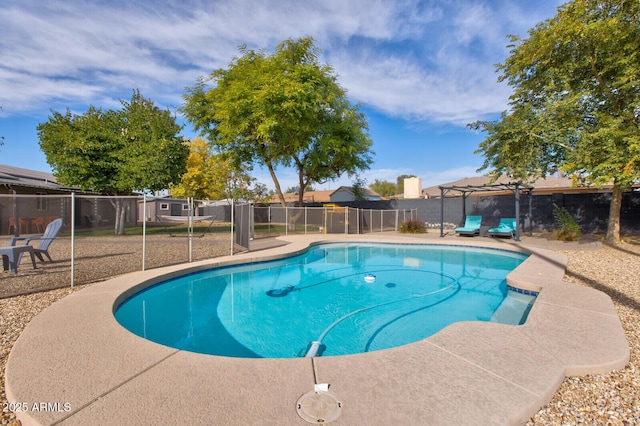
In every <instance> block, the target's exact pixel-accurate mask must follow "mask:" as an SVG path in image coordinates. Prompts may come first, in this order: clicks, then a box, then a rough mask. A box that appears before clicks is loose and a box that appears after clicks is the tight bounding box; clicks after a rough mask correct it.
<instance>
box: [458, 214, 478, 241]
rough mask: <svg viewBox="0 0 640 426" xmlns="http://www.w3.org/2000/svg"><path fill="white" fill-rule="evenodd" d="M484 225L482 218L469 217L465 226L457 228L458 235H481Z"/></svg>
mask: <svg viewBox="0 0 640 426" xmlns="http://www.w3.org/2000/svg"><path fill="white" fill-rule="evenodd" d="M481 224H482V216H467V218H466V219H465V221H464V226H462V227H460V228H456V229H455V231H456V234H459V235H467V236H473V235H480V225H481Z"/></svg>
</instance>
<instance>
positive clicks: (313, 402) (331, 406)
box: [296, 391, 342, 424]
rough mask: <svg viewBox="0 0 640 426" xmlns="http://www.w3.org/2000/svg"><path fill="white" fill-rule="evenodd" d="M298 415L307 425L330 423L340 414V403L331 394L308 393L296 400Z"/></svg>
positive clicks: (334, 395)
mask: <svg viewBox="0 0 640 426" xmlns="http://www.w3.org/2000/svg"><path fill="white" fill-rule="evenodd" d="M296 407H297V410H298V415H299V416H300V417H302V418H303V419H304V420H306V421H308V422H309V423H316V424H317V423H327V422H332V421H334V420H335V419H337V418H338V417H340V414H342V402H341V401H340V400H339V399H338V397H337V395H336V394H334V393H331V392H328V391H327V392H309V393H305V394H304V395H302V396H301V397H300V398H299V399H298V403H297V405H296Z"/></svg>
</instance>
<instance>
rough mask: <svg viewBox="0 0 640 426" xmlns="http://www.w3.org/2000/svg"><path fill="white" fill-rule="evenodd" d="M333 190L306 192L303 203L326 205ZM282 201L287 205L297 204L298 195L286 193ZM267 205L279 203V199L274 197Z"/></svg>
mask: <svg viewBox="0 0 640 426" xmlns="http://www.w3.org/2000/svg"><path fill="white" fill-rule="evenodd" d="M333 192H335V190H333V189H329V190H326V191H307V192H305V193H304V196H303V198H302V202H303V203H328V202H329V201H330V197H331V194H333ZM282 195H284V201H285V203H287V204H290V203H297V202H298V194H297V193H293V192H286V193H284V194H282ZM269 203H272V204H273V203H280V198H278V196H277V195H274V196H273V197H271V199H270V200H269Z"/></svg>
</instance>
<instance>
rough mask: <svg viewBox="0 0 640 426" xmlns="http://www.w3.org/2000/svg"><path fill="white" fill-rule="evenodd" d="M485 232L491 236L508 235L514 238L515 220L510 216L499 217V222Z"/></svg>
mask: <svg viewBox="0 0 640 426" xmlns="http://www.w3.org/2000/svg"><path fill="white" fill-rule="evenodd" d="M487 234H489V235H491V236H492V237H509V238H514V237H515V235H516V220H515V219H514V218H512V217H508V218H504V217H503V218H502V219H500V223H498V226H497V227H496V228H490V229H489V230H488V231H487Z"/></svg>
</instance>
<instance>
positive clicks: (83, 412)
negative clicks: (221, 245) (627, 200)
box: [5, 233, 629, 425]
mask: <svg viewBox="0 0 640 426" xmlns="http://www.w3.org/2000/svg"><path fill="white" fill-rule="evenodd" d="M282 240H283V241H286V242H288V244H287V245H284V246H279V247H275V248H271V249H264V250H260V251H256V252H249V253H244V254H240V255H236V256H233V257H224V258H216V259H213V260H210V261H205V262H197V263H192V264H188V265H180V266H172V267H167V268H161V269H154V270H150V271H144V272H137V273H132V274H128V275H124V276H121V277H118V278H114V279H111V280H108V281H105V282H102V283H98V284H94V285H92V286H90V287H87V288H85V289H83V290H80V291H77V292H74V293H73V294H71V295H70V296H68V297H66V298H64V299H62V300H60V301H59V302H57V303H55V304H53V305H52V306H50V307H49V308H47V309H46V310H45V311H43V312H42V313H41V314H40V315H38V316H37V317H36V318H35V319H34V320H33V321H32V322H31V323H30V324H29V325H28V326H27V327H26V328H25V330H24V332H23V333H22V335H21V336H20V338H19V339H18V340H17V342H16V344H15V345H14V347H13V349H12V351H11V353H10V356H9V360H8V363H7V368H6V376H5V379H6V392H7V397H8V400H9V401H10V402H12V403H16V404H17V403H19V404H20V405H19V406H20V407H23V408H25V410H24V411H23V412H19V413H17V414H18V419H20V420H21V421H22V422H23V424H25V425H29V424H64V425H74V424H220V425H222V424H224V425H245V424H246V425H250V424H278V425H305V424H309V422H307V421H305V420H303V419H302V418H301V417H300V416H299V415H298V412H297V401H298V399H299V398H300V397H301V396H302V395H304V394H307V393H309V392H313V390H314V384H316V383H327V384H329V391H330V392H331V393H332V394H335V395H336V397H337V398H338V399H339V401H340V403H341V407H342V410H341V414H340V415H339V417H338V418H337V419H336V420H335V421H334V422H332V424H335V425H360V424H366V425H388V424H397V425H404V424H434V425H440V424H442V425H451V424H456V425H465V424H469V425H478V424H505V425H508V424H522V423H525V422H526V421H527V420H528V419H529V418H530V417H531V416H533V415H534V414H535V413H536V412H537V411H538V410H539V408H540V407H542V406H543V405H544V404H546V403H547V402H548V401H549V400H550V399H551V398H552V396H553V395H554V393H555V392H556V390H557V389H558V387H559V386H560V384H561V383H562V380H563V379H564V377H565V376H570V375H583V374H597V373H605V372H608V371H611V370H614V369H620V368H623V367H624V366H625V365H626V363H627V362H628V359H629V346H628V344H627V341H626V338H625V336H624V332H623V330H622V326H621V324H620V321H619V319H618V316H617V314H616V310H615V308H614V306H613V303H612V302H611V300H610V298H609V297H608V296H607V295H605V294H604V293H602V292H599V291H597V290H593V289H590V288H586V287H582V286H578V285H574V284H570V283H566V282H563V281H562V277H563V274H564V269H565V265H566V258H565V256H563V255H562V254H559V253H557V252H554V251H551V250H549V249H548V248H549V247H548V246H547V244H546V243H545V242H544V241H535V242H534V241H530V242H529V241H525V242H522V243H515V242H513V241H509V240H498V241H493V240H491V239H489V238H482V237H476V238H464V237H446V238H439V237H436V236H435V233H430V234H426V235H420V236H405V235H397V234H386V233H385V234H367V235H349V236H340V235H329V236H323V235H308V236H291V237H283V238H282ZM320 240H327V241H367V242H368V241H384V242H408V243H433V244H455V245H466V246H482V247H495V248H503V249H512V250H516V251H526V252H530V253H531V254H532V255H531V256H530V257H529V259H527V260H526V261H525V262H524V263H523V264H522V265H520V266H519V267H518V268H517V269H516V270H514V271H513V272H511V273H510V274H509V276H508V277H507V280H508V282H509V284H510V285H512V286H514V287H519V288H523V289H528V290H535V291H538V290H539V291H540V294H539V296H538V298H537V300H536V303H535V304H534V306H533V308H532V310H531V312H530V314H529V317H528V320H527V322H526V323H525V324H524V325H522V326H508V325H503V324H496V323H483V322H465V323H457V324H453V325H451V326H449V327H447V328H445V329H444V330H442V331H441V332H439V333H437V334H435V335H433V336H431V337H429V338H427V339H425V340H422V341H420V342H416V343H412V344H409V345H405V346H401V347H397V348H393V349H387V350H384V351H377V352H370V353H366V354H359V355H347V356H339V357H325V358H323V357H319V358H313V359H309V358H296V359H241V358H225V357H216V356H209V355H202V354H196V353H191V352H186V351H180V350H177V349H173V348H169V347H166V346H162V345H159V344H156V343H153V342H150V341H147V340H145V339H142V338H140V337H138V336H135V335H133V334H132V333H130V332H129V331H127V330H125V329H124V328H122V327H121V326H120V325H119V324H118V323H117V322H116V320H115V318H114V316H113V311H114V309H115V306H117V304H118V303H119V302H121V301H122V300H124V298H126V297H127V296H128V295H130V294H133V293H135V292H137V291H139V290H140V289H141V288H143V287H146V286H148V285H151V284H152V283H154V282H157V281H158V280H161V279H166V278H168V276H176V275H181V274H183V273H185V272H193V271H197V270H202V269H208V268H210V267H211V266H212V265H227V264H233V263H244V262H248V261H255V260H265V259H270V258H277V257H282V256H284V255H286V254H290V253H296V252H299V251H301V250H304V249H305V248H306V247H307V246H308V245H309V244H310V243H312V242H315V241H320ZM552 243H553V242H550V244H552ZM167 275H168V276H167ZM16 406H17V405H16Z"/></svg>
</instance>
